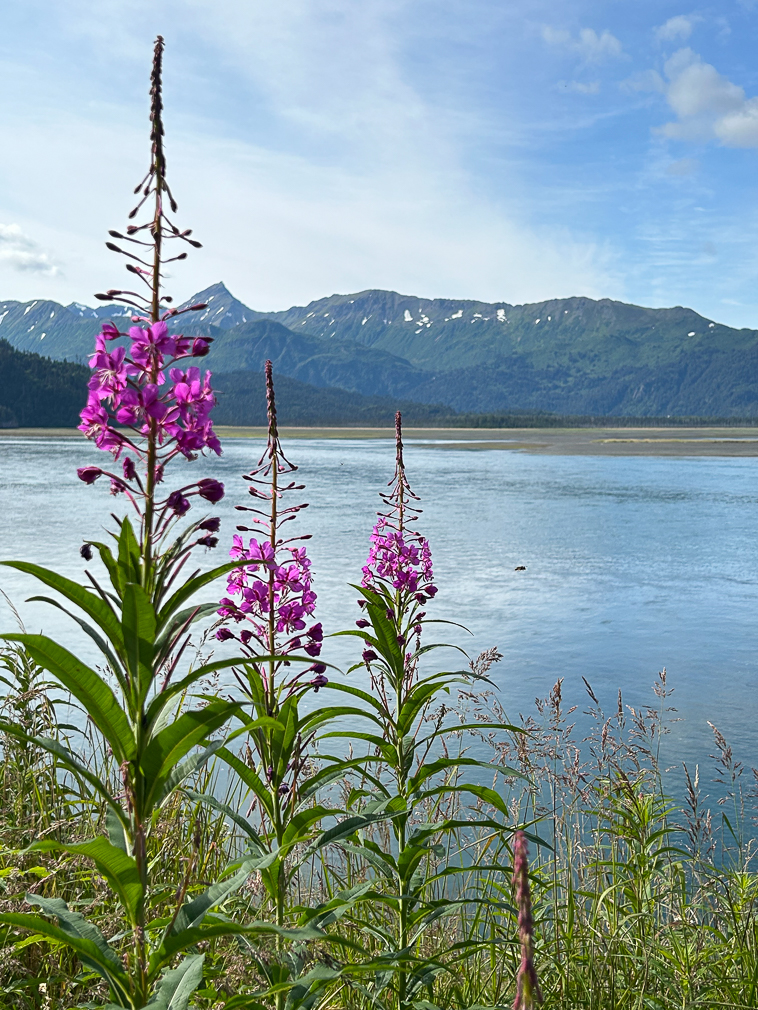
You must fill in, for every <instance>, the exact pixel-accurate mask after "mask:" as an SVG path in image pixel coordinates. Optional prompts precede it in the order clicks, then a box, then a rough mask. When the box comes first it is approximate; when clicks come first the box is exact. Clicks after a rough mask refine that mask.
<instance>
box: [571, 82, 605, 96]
mask: <svg viewBox="0 0 758 1010" xmlns="http://www.w3.org/2000/svg"><path fill="white" fill-rule="evenodd" d="M566 88H567V89H568V90H569V91H575V92H576V93H577V94H578V95H599V94H600V81H588V82H587V83H586V84H585V83H583V82H582V81H569V82H568V84H567V85H566Z"/></svg>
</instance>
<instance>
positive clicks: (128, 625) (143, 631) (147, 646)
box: [121, 582, 156, 709]
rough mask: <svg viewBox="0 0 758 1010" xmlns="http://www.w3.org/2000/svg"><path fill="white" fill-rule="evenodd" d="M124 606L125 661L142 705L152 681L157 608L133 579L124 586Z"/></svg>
mask: <svg viewBox="0 0 758 1010" xmlns="http://www.w3.org/2000/svg"><path fill="white" fill-rule="evenodd" d="M121 610H122V615H123V625H124V650H125V653H126V661H127V664H128V667H129V673H130V674H131V681H132V684H135V685H137V691H136V692H135V693H136V698H135V701H136V702H137V708H138V709H140V708H141V707H142V705H143V703H144V700H145V698H146V697H147V693H148V691H149V690H150V687H151V686H152V683H153V658H154V654H155V628H156V620H155V610H154V609H153V605H152V603H151V602H150V598H149V596H148V595H147V593H146V592H145V590H144V589H143V588H142V586H139V585H137V584H136V583H134V582H129V583H127V585H126V586H125V587H124V594H123V599H122V605H121Z"/></svg>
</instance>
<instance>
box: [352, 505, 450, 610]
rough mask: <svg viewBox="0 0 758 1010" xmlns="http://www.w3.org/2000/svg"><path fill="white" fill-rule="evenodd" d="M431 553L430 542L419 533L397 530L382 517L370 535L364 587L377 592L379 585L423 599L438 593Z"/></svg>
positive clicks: (364, 567)
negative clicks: (434, 582) (434, 583)
mask: <svg viewBox="0 0 758 1010" xmlns="http://www.w3.org/2000/svg"><path fill="white" fill-rule="evenodd" d="M433 581H434V572H433V569H432V552H431V549H430V547H429V542H428V541H427V540H426V539H425V538H424V537H422V536H419V535H418V534H409V533H408V532H407V531H403V530H399V529H396V528H394V527H393V526H392V525H391V524H390V523H389V521H388V520H387V518H386V517H385V516H379V518H378V519H377V521H376V525H375V526H374V530H373V532H372V534H371V547H370V549H369V553H368V558H367V559H366V564H365V565H364V566H363V580H362V585H364V586H365V587H366V588H368V589H377V588H379V587H378V586H377V582H379V583H383V584H384V586H385V587H388V586H391V587H392V588H393V589H398V590H400V591H401V592H408V593H411V594H415V595H417V596H418V597H420V599H419V601H418V602H420V603H421V602H423V601H424V598H426V597H432V596H434V595H435V594H436V592H437V588H436V586H434V585H433Z"/></svg>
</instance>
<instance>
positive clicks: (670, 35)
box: [653, 14, 700, 42]
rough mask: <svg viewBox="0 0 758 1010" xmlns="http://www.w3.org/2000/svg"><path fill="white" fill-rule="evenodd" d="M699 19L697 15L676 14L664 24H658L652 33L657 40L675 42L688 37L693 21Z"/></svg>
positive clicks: (690, 33) (693, 24)
mask: <svg viewBox="0 0 758 1010" xmlns="http://www.w3.org/2000/svg"><path fill="white" fill-rule="evenodd" d="M699 20H700V18H699V17H698V16H697V15H693V14H690V15H685V14H678V15H677V16H676V17H673V18H669V19H668V21H667V22H666V23H665V24H663V25H659V26H658V28H656V29H655V30H654V32H653V34H654V36H655V39H656V41H658V42H677V41H679V40H684V39H688V38H689V37H690V35H692V29H693V28H694V26H695V22H696V21H699Z"/></svg>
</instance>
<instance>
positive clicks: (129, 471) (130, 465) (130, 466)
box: [124, 456, 137, 480]
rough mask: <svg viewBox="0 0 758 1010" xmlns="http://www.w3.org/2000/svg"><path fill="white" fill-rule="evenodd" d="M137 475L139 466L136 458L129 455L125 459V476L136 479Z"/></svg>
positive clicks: (128, 478)
mask: <svg viewBox="0 0 758 1010" xmlns="http://www.w3.org/2000/svg"><path fill="white" fill-rule="evenodd" d="M136 476H137V468H136V466H135V465H134V460H133V459H130V457H129V456H127V457H126V459H125V460H124V477H126V479H127V480H134V478H135V477H136Z"/></svg>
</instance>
